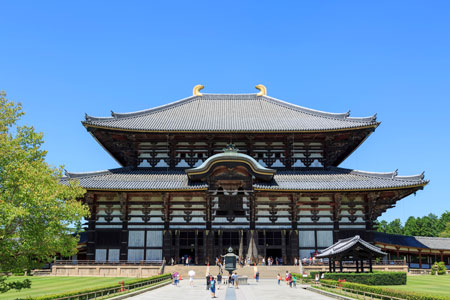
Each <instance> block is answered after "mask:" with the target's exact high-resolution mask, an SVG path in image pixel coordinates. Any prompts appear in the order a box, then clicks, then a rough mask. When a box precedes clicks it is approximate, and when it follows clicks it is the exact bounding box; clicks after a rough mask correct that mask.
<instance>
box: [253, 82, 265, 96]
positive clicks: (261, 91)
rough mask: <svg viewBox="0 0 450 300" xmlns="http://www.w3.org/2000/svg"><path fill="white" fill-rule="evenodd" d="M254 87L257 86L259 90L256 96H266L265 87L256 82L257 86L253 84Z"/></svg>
mask: <svg viewBox="0 0 450 300" xmlns="http://www.w3.org/2000/svg"><path fill="white" fill-rule="evenodd" d="M255 88H257V89H258V90H259V91H260V92H259V93H258V94H256V96H266V95H267V88H266V87H265V86H264V85H262V84H258V85H257V86H255Z"/></svg>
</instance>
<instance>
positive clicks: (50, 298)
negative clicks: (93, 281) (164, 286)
mask: <svg viewBox="0 0 450 300" xmlns="http://www.w3.org/2000/svg"><path fill="white" fill-rule="evenodd" d="M170 278H172V275H171V274H162V275H156V276H152V277H148V278H142V279H133V280H129V281H125V285H128V284H135V283H139V282H145V281H148V280H152V279H161V280H165V279H170ZM120 286H121V285H120V284H119V283H115V284H110V285H105V286H102V287H96V288H91V289H84V290H76V291H70V292H66V293H60V294H54V295H46V296H39V297H35V298H31V299H32V300H53V299H57V298H63V297H68V296H75V295H78V294H85V293H91V292H98V291H102V290H107V289H113V288H117V287H120ZM80 299H81V298H80ZM24 300H25V299H24ZM26 300H30V298H27V299H26Z"/></svg>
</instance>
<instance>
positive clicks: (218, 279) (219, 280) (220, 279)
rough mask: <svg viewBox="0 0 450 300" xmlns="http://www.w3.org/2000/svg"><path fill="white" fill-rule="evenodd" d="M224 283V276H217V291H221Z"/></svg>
mask: <svg viewBox="0 0 450 300" xmlns="http://www.w3.org/2000/svg"><path fill="white" fill-rule="evenodd" d="M221 283H222V274H220V272H219V274H217V289H218V290H220V284H221Z"/></svg>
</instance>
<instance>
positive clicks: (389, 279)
mask: <svg viewBox="0 0 450 300" xmlns="http://www.w3.org/2000/svg"><path fill="white" fill-rule="evenodd" d="M324 279H331V280H339V279H341V280H345V281H350V282H354V283H361V284H367V285H405V284H406V272H373V273H325V274H324Z"/></svg>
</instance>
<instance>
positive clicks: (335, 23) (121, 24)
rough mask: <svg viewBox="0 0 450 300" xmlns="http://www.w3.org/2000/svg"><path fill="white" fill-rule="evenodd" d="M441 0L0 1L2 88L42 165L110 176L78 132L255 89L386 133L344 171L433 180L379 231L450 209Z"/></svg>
mask: <svg viewBox="0 0 450 300" xmlns="http://www.w3.org/2000/svg"><path fill="white" fill-rule="evenodd" d="M449 14H450V1H412V0H408V1H261V0H259V1H121V2H119V1H20V0H17V1H12V0H11V1H2V0H0V90H5V91H6V92H7V94H8V98H9V99H11V100H15V101H20V102H22V104H23V106H24V110H25V112H26V116H25V117H24V118H23V122H24V123H27V124H32V125H34V126H35V127H36V129H37V130H38V131H42V132H44V134H45V141H46V143H45V148H46V149H47V150H48V151H49V154H48V157H47V160H48V162H50V163H51V164H54V165H61V164H64V165H65V168H66V169H68V170H70V171H74V172H81V171H94V170H103V169H107V168H115V167H118V165H117V163H116V162H115V161H114V160H113V159H112V158H111V157H110V156H109V155H108V154H107V153H106V152H105V151H104V150H103V149H102V148H101V146H100V145H98V144H97V143H96V142H95V140H94V139H93V138H92V137H91V136H90V135H89V134H88V133H87V132H86V130H85V129H84V127H83V126H82V125H81V123H80V121H81V120H83V119H84V113H85V112H87V113H88V114H89V115H93V116H109V115H110V110H113V111H115V112H131V111H136V110H142V109H147V108H151V107H154V106H158V105H162V104H166V103H169V102H172V101H175V100H178V99H181V98H185V97H188V96H190V95H191V94H192V87H193V86H194V85H196V84H203V85H205V89H204V90H203V92H205V93H253V92H257V90H256V89H255V88H254V86H255V85H256V84H259V83H261V84H264V85H266V87H267V89H268V94H269V95H270V96H273V97H276V98H279V99H283V100H285V101H288V102H291V103H295V104H298V105H301V106H306V107H309V108H313V109H318V110H324V111H329V112H346V111H347V110H349V109H350V110H351V112H352V116H369V115H373V114H374V113H378V120H380V121H382V124H381V125H380V127H378V129H377V130H376V131H375V132H374V133H373V134H372V135H371V136H370V137H369V139H367V140H366V142H365V143H364V144H363V145H362V146H361V147H360V148H359V149H358V150H357V151H355V152H354V153H353V155H352V156H351V157H350V158H348V159H347V160H346V161H345V162H344V163H343V164H342V165H341V166H342V167H347V168H354V169H360V170H366V171H379V172H386V171H393V170H395V169H397V168H398V169H399V175H412V174H418V173H421V172H422V171H425V175H426V178H427V179H429V180H431V182H430V184H429V185H428V186H426V187H425V189H424V190H423V191H419V192H418V193H417V195H416V196H410V197H407V198H405V199H403V200H401V201H399V202H398V203H397V206H396V207H395V208H392V209H390V210H388V211H387V212H386V213H385V214H383V216H382V219H386V220H388V221H390V220H392V219H394V218H400V219H401V220H402V221H406V219H407V218H408V216H410V215H413V216H423V215H425V214H428V213H430V212H432V213H435V214H438V215H439V214H441V213H442V212H444V211H445V210H450V197H449V196H450V176H449V174H450V159H449V154H450V125H449V124H450V104H449V103H450V17H449Z"/></svg>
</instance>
